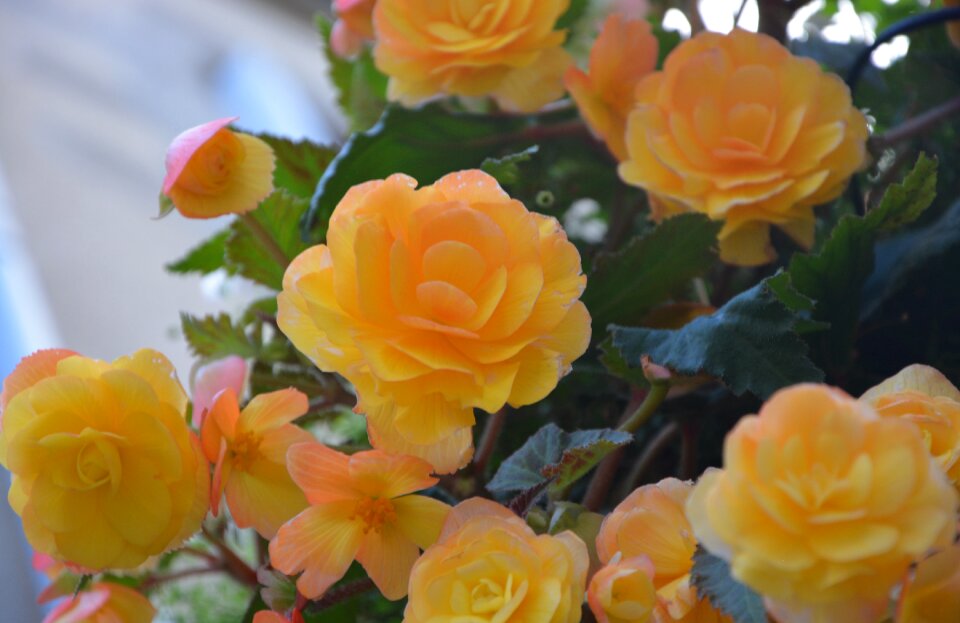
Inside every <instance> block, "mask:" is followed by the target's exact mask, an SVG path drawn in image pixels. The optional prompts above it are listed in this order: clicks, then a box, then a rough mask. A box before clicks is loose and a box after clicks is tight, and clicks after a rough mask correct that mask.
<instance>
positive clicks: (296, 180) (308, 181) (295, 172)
mask: <svg viewBox="0 0 960 623" xmlns="http://www.w3.org/2000/svg"><path fill="white" fill-rule="evenodd" d="M256 136H257V137H258V138H260V139H262V140H263V141H265V142H266V143H267V144H268V145H270V147H271V148H273V153H274V155H275V156H276V161H277V166H276V169H274V171H273V181H274V185H275V186H276V187H277V188H278V189H280V188H282V189H283V190H286V191H287V192H289V193H290V194H292V195H295V196H297V197H303V198H304V199H309V198H310V197H311V196H312V195H313V191H314V190H315V189H316V188H317V182H318V181H319V180H320V176H322V175H323V172H324V171H325V170H326V168H327V165H328V164H330V161H331V160H333V157H334V156H336V155H337V150H336V149H334V148H332V147H327V146H325V145H318V144H317V143H314V142H313V141H309V140H306V139H303V140H299V141H293V140H290V139H289V138H285V137H282V136H273V135H271V134H257V135H256Z"/></svg>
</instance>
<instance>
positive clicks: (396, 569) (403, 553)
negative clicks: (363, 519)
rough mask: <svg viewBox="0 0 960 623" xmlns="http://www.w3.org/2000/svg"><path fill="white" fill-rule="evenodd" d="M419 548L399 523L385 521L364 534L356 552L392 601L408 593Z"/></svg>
mask: <svg viewBox="0 0 960 623" xmlns="http://www.w3.org/2000/svg"><path fill="white" fill-rule="evenodd" d="M419 555H420V549H419V548H418V547H417V546H416V544H414V543H413V542H412V541H411V540H410V539H408V538H407V537H406V536H405V535H404V534H403V532H401V531H400V530H399V529H398V528H397V527H396V526H393V525H389V524H388V525H385V526H383V528H382V530H379V531H378V530H374V531H371V532H370V533H369V534H366V535H364V537H363V541H362V543H361V545H360V550H359V551H358V552H357V562H359V563H360V564H361V565H363V568H364V569H365V570H366V572H367V575H369V576H370V579H371V580H373V583H374V584H376V585H377V588H378V589H379V590H380V592H381V593H383V596H384V597H386V598H387V599H389V600H391V601H396V600H397V599H402V598H403V597H405V596H406V594H407V582H408V581H409V579H410V570H411V569H412V568H413V563H415V562H416V561H417V558H418V557H419Z"/></svg>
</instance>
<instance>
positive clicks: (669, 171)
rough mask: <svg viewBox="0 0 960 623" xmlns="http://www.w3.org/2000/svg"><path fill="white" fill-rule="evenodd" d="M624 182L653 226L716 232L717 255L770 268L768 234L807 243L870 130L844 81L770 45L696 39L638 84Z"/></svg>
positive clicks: (739, 35) (743, 35) (861, 157)
mask: <svg viewBox="0 0 960 623" xmlns="http://www.w3.org/2000/svg"><path fill="white" fill-rule="evenodd" d="M635 99H636V103H635V107H634V109H633V112H631V113H630V117H629V120H628V122H627V134H626V144H627V152H628V154H629V157H628V159H627V160H626V161H625V162H623V163H622V164H621V165H620V176H621V177H622V178H623V180H624V181H626V182H627V183H628V184H633V185H636V186H640V187H642V188H645V189H646V190H647V192H648V193H649V194H650V199H651V209H652V216H653V217H654V218H655V219H656V220H660V219H662V218H666V217H669V216H673V215H675V214H677V213H680V212H699V213H701V214H706V215H707V216H709V217H710V218H711V219H713V220H717V221H723V229H721V231H720V236H719V237H720V256H721V258H722V259H723V260H724V261H726V262H729V263H732V264H740V265H758V264H764V263H766V262H769V261H771V260H772V259H774V257H775V254H774V251H773V248H772V246H771V245H770V226H771V225H775V226H777V227H779V228H780V229H782V230H783V231H784V232H786V233H787V234H788V235H789V236H790V237H791V238H793V239H794V240H795V241H796V242H797V244H799V245H800V246H801V247H804V248H809V247H810V245H811V244H812V243H813V234H814V214H813V207H814V206H816V205H819V204H822V203H825V202H827V201H830V200H831V199H834V198H836V197H837V196H838V195H839V194H840V193H841V191H842V190H843V188H844V185H845V184H846V182H847V180H848V178H849V177H850V176H851V175H853V173H855V172H856V171H857V170H858V169H860V168H861V167H862V166H863V164H864V161H865V157H866V139H867V134H868V131H867V122H866V118H865V117H864V115H863V114H862V113H861V112H860V111H859V110H857V109H856V108H854V107H853V105H852V104H851V100H850V90H849V89H848V88H847V86H846V85H845V84H844V83H843V81H842V80H841V79H840V78H839V77H837V76H835V75H833V74H827V73H824V72H823V71H822V70H821V69H820V67H819V66H818V65H817V63H816V62H815V61H813V60H812V59H809V58H798V57H795V56H793V55H791V54H790V52H789V51H788V50H787V49H786V48H785V47H783V46H782V45H780V43H778V42H777V41H776V40H774V39H772V38H771V37H768V36H766V35H762V34H757V33H752V32H747V31H745V30H734V31H733V32H732V33H730V34H728V35H721V34H717V33H712V32H703V33H700V34H698V35H696V36H695V37H693V38H692V39H689V40H687V41H685V42H683V43H681V44H680V45H679V46H677V47H676V48H675V49H674V50H673V51H672V52H671V53H670V55H669V56H668V57H667V60H666V61H665V63H664V67H663V70H662V71H658V72H655V73H652V74H650V75H648V76H647V77H646V78H644V79H643V80H641V82H640V84H638V85H637V89H636V94H635Z"/></svg>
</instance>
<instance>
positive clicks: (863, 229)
mask: <svg viewBox="0 0 960 623" xmlns="http://www.w3.org/2000/svg"><path fill="white" fill-rule="evenodd" d="M936 169H937V165H936V161H935V160H931V159H929V158H927V157H926V156H924V155H921V156H920V158H919V159H918V160H917V164H916V166H915V167H914V169H913V170H912V171H911V172H910V173H909V174H908V175H907V177H906V178H905V179H904V181H903V183H901V184H895V185H892V186H891V187H890V188H889V189H888V190H887V192H886V194H885V195H884V198H883V200H882V201H881V202H880V205H879V206H878V207H877V208H876V209H874V210H871V211H870V212H869V213H868V214H867V215H866V216H865V217H857V216H852V215H850V216H845V217H844V218H842V219H840V222H839V223H838V224H837V226H836V227H835V228H834V229H833V232H831V234H830V238H829V239H828V240H827V241H826V242H825V243H824V245H823V248H822V249H821V250H820V252H819V253H817V254H816V255H795V256H794V257H793V259H792V260H791V262H790V267H789V269H788V270H787V274H788V275H789V278H790V283H791V285H792V288H793V290H795V291H796V292H797V293H798V294H800V295H802V296H804V297H806V298H808V299H811V300H813V301H815V302H816V305H815V308H814V311H813V314H812V319H813V320H815V321H819V322H825V323H829V325H830V328H829V329H828V330H826V331H822V332H820V333H818V334H817V335H815V336H813V337H812V343H813V345H814V348H815V352H816V353H818V355H819V356H818V360H820V361H822V364H823V365H824V368H825V369H826V370H827V371H829V372H837V373H839V372H842V371H843V370H844V369H845V368H846V367H847V365H848V364H849V361H850V357H851V352H852V348H851V346H852V344H853V341H854V339H855V336H856V329H857V323H858V321H859V319H860V303H861V291H862V289H863V286H864V283H866V280H867V278H868V277H869V276H870V274H871V273H872V272H873V265H874V245H875V243H876V241H877V238H878V237H879V235H880V234H881V233H883V232H888V231H890V230H892V229H895V228H897V227H901V226H903V225H905V224H907V223H910V222H912V221H913V220H915V219H916V218H917V217H918V216H920V214H922V213H923V211H924V210H925V209H926V208H927V207H928V206H929V205H930V203H931V202H932V201H933V198H934V193H935V188H936V175H937V171H936ZM780 279H784V278H780Z"/></svg>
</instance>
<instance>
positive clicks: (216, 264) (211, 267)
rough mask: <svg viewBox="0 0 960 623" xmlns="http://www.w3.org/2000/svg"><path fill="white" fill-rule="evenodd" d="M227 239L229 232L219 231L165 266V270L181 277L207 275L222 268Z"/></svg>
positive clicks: (224, 262) (224, 264)
mask: <svg viewBox="0 0 960 623" xmlns="http://www.w3.org/2000/svg"><path fill="white" fill-rule="evenodd" d="M229 237H230V231H229V230H226V229H225V230H223V231H221V232H220V233H218V234H216V235H214V236H213V237H212V238H208V239H207V240H206V241H204V242H201V243H200V244H199V245H197V246H196V247H194V248H193V249H191V250H190V251H189V252H187V254H186V255H184V256H183V257H182V258H180V259H179V260H177V261H176V262H171V263H170V264H167V266H166V268H167V270H168V271H170V272H171V273H178V274H181V275H183V274H187V273H199V274H201V275H208V274H210V273H212V272H213V271H215V270H219V269H221V268H224V267H225V266H226V253H227V249H226V242H227V238H229Z"/></svg>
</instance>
